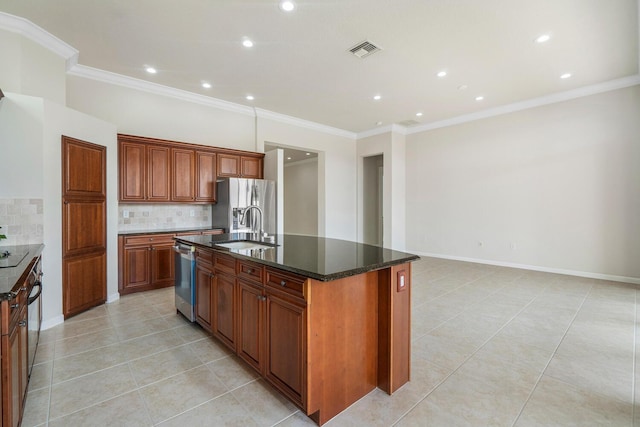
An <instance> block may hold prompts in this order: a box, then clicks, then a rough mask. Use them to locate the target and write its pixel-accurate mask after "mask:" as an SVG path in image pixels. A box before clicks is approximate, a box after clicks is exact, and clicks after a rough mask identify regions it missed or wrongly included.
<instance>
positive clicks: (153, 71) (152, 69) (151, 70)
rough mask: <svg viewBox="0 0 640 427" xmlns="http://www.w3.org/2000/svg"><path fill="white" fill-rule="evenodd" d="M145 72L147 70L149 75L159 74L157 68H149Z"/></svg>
mask: <svg viewBox="0 0 640 427" xmlns="http://www.w3.org/2000/svg"><path fill="white" fill-rule="evenodd" d="M145 70H146V71H147V73H149V74H155V73H157V72H158V70H156V69H155V68H153V67H147V68H145Z"/></svg>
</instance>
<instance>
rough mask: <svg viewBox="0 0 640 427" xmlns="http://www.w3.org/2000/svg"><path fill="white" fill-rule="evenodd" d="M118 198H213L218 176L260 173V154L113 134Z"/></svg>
mask: <svg viewBox="0 0 640 427" xmlns="http://www.w3.org/2000/svg"><path fill="white" fill-rule="evenodd" d="M118 153H119V154H118V159H119V160H118V165H119V181H120V184H119V193H120V196H119V200H120V201H121V202H128V203H215V202H216V185H215V182H216V179H217V178H218V177H244V178H262V177H263V158H264V155H263V154H260V153H251V152H247V151H238V150H229V149H222V148H216V147H207V146H204V145H196V144H186V143H181V142H175V141H167V140H161V139H155V138H145V137H140V136H133V135H122V134H119V135H118Z"/></svg>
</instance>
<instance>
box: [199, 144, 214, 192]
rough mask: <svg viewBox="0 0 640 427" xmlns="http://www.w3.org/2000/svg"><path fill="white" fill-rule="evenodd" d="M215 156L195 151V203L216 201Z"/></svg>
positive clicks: (206, 152)
mask: <svg viewBox="0 0 640 427" xmlns="http://www.w3.org/2000/svg"><path fill="white" fill-rule="evenodd" d="M216 176H217V173H216V154H215V153H211V152H208V151H196V201H197V202H215V201H216Z"/></svg>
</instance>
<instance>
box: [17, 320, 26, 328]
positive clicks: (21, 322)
mask: <svg viewBox="0 0 640 427" xmlns="http://www.w3.org/2000/svg"><path fill="white" fill-rule="evenodd" d="M18 326H22V327H25V326H27V321H26V320H21V321H19V322H18Z"/></svg>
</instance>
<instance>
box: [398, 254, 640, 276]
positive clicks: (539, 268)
mask: <svg viewBox="0 0 640 427" xmlns="http://www.w3.org/2000/svg"><path fill="white" fill-rule="evenodd" d="M408 252H411V253H414V254H416V255H420V256H425V257H431V258H441V259H450V260H454V261H465V262H474V263H477V264H487V265H497V266H499V267H511V268H520V269H522V270H532V271H543V272H545V273H556V274H565V275H567V276H577V277H587V278H589V279H600V280H610V281H612V282H623V283H631V284H634V285H640V277H627V276H616V275H613V274H602V273H592V272H589V271H578V270H566V269H563V268H551V267H543V266H539V265H529V264H517V263H512V262H503V261H493V260H488V259H478V258H467V257H460V256H454V255H444V254H433V253H429V252H420V251H414V250H409V251H408Z"/></svg>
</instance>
